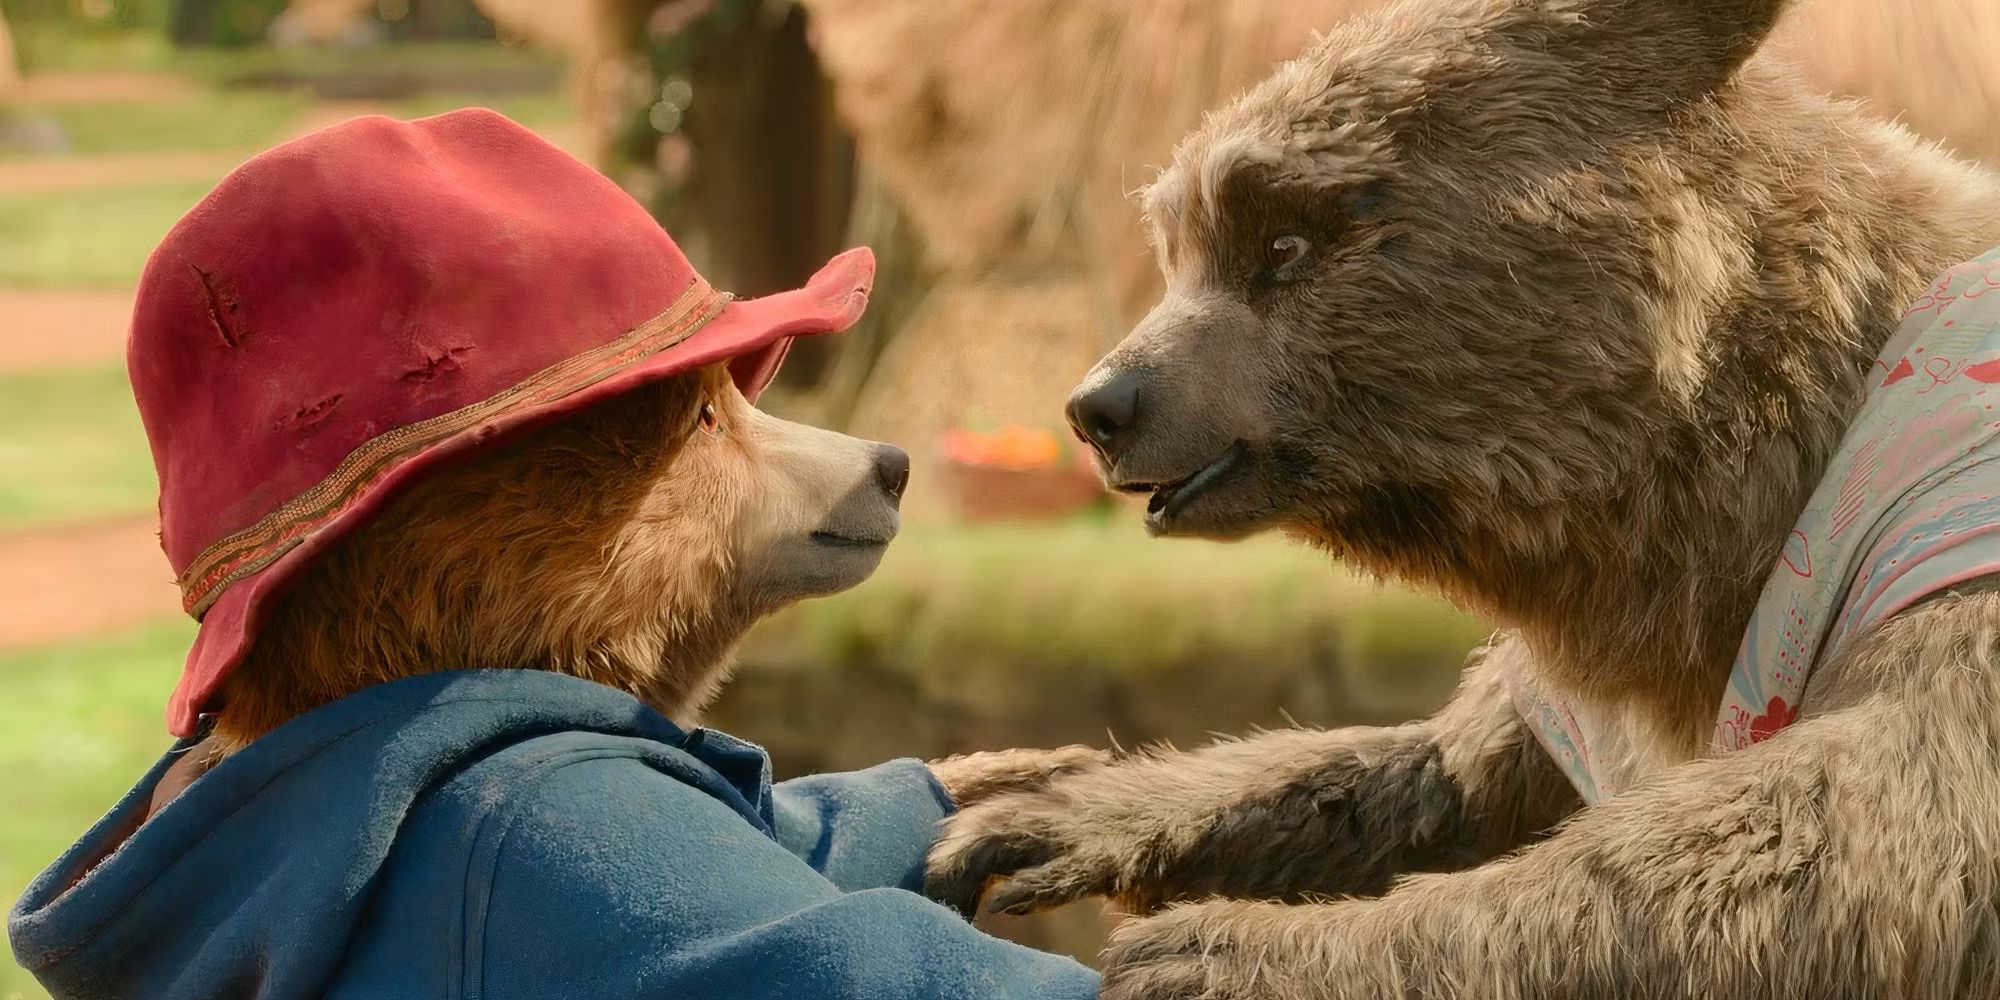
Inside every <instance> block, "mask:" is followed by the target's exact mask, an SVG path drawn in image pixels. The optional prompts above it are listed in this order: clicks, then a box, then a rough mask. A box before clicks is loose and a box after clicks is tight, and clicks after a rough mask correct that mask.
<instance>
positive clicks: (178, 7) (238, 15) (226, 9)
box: [167, 0, 288, 48]
mask: <svg viewBox="0 0 2000 1000" xmlns="http://www.w3.org/2000/svg"><path fill="white" fill-rule="evenodd" d="M287 2H288V0H173V3H172V4H171V8H170V16H169V17H168V20H167V37H168V38H170V39H172V40H173V42H174V44H176V45H182V46H192V45H214V46H220V47H224V48H228V47H234V46H243V45H255V44H258V43H260V42H262V41H264V39H265V38H266V37H267V36H268V35H269V33H270V30H271V24H272V23H273V22H275V21H276V20H277V19H278V15H280V14H283V13H284V12H285V4H286V3H287Z"/></svg>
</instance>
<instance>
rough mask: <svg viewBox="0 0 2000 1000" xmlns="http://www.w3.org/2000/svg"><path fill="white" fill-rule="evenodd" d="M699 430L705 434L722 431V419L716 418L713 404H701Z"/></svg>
mask: <svg viewBox="0 0 2000 1000" xmlns="http://www.w3.org/2000/svg"><path fill="white" fill-rule="evenodd" d="M701 429H702V432H703V433H706V434H713V433H715V432H716V431H718V430H721V429H722V418H721V417H718V416H716V414H715V404H714V403H703V404H701Z"/></svg>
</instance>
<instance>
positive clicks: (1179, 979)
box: [1099, 900, 1314, 1000]
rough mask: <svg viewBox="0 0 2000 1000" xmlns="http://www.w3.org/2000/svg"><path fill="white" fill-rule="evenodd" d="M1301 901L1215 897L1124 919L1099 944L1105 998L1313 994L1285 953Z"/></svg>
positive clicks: (1267, 999)
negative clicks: (1294, 903)
mask: <svg viewBox="0 0 2000 1000" xmlns="http://www.w3.org/2000/svg"><path fill="white" fill-rule="evenodd" d="M1299 910H1300V908H1299V907H1295V906H1285V905H1283V904H1278V903H1252V902H1241V901H1237V900H1215V901H1210V902H1203V903H1189V904H1184V905H1180V906H1174V907H1170V908H1168V909H1166V910H1164V911H1161V912H1160V914H1159V915H1157V916H1152V917H1146V918H1143V919H1139V920H1131V921H1127V922H1126V923H1124V924H1123V925H1121V926H1120V927H1119V928H1118V929H1117V930H1116V931H1114V932H1112V935H1111V942H1110V944H1109V945H1107V946H1106V948H1105V950H1104V986H1103V988H1102V991H1101V992H1100V993H1099V996H1100V997H1101V998H1102V1000H1251V998H1253V997H1255V998H1259V1000H1271V998H1280V997H1282V998H1293V997H1307V996H1312V995H1314V994H1313V993H1312V991H1310V990H1306V989H1303V988H1302V987H1303V986H1304V985H1305V983H1304V982H1303V981H1301V980H1300V979H1299V978H1297V977H1299V976H1301V975H1303V974H1305V973H1306V972H1307V971H1308V969H1306V968H1305V967H1304V966H1305V965H1306V963H1304V962H1303V961H1302V959H1303V956H1299V959H1301V960H1298V961H1295V960H1292V959H1289V958H1287V956H1286V955H1285V953H1284V949H1285V947H1286V945H1287V942H1289V941H1291V940H1294V936H1293V934H1291V933H1289V932H1288V931H1289V930H1290V929H1291V925H1292V924H1293V923H1294V922H1295V921H1296V920H1297V918H1298V913H1299Z"/></svg>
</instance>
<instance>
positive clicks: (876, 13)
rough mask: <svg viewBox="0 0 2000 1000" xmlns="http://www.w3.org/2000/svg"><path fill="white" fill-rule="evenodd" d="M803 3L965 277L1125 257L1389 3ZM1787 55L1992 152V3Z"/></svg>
mask: <svg viewBox="0 0 2000 1000" xmlns="http://www.w3.org/2000/svg"><path fill="white" fill-rule="evenodd" d="M802 2H803V3H804V4H805V6H806V8H807V10H808V11H809V12H810V14H811V17H812V25H813V32H814V40H815V48H816V50H817V51H818V52H819V55H820V58H821V61H822V63H823V65H824V66H825V68H826V70H827V72H828V73H829V74H831V76H832V77H833V79H834V81H835V87H836V93H837V95H838V101H839V107H840V111H841V114H842V116H843V117H844V118H845V119H846V120H847V122H848V123H849V124H850V125H851V127H852V128H853V129H854V131H855V132H856V134H857V135H858V136H859V137H860V142H861V153H862V156H863V158H864V159H865V160H866V161H867V163H868V164H869V166H870V167H872V168H873V169H875V170H877V171H879V172H880V173H881V175H882V176H883V177H884V178H886V179H887V180H888V181H889V183H890V184H891V185H892V187H894V188H896V189H897V190H898V191H899V193H900V194H901V195H902V196H903V198H904V201H905V203H906V205H907V207H908V209H909V210H910V212H911V214H912V215H913V217H914V218H915V220H916V223H917V225H918V228H919V230H920V231H921V232H922V234H923V235H924V237H925V239H926V240H927V241H928V243H929V246H930V248H931V252H932V254H933V256H934V257H935V258H936V261H937V263H939V264H940V265H942V266H945V267H947V268H952V269H958V268H978V267H1005V268H1014V267H1020V266H1030V267H1042V266H1046V265H1049V264H1055V263H1061V262H1065V261H1068V262H1095V261H1100V260H1103V259H1104V257H1105V253H1106V251H1107V250H1113V249H1114V248H1115V249H1116V251H1118V252H1122V251H1124V250H1126V249H1129V246H1130V232H1129V231H1130V230H1131V229H1132V224H1131V221H1132V219H1133V213H1132V211H1131V209H1130V207H1129V206H1128V205H1126V204H1125V203H1124V199H1123V197H1122V196H1123V194H1124V193H1125V192H1126V191H1128V190H1129V189H1130V188H1132V187H1134V186H1136V185H1138V184H1140V183H1143V182H1144V181H1145V180H1146V179H1148V178H1149V177H1150V176H1151V174H1152V173H1153V170H1154V168H1155V166H1156V165H1158V164H1160V163H1162V162H1163V161H1164V160H1165V159H1166V158H1167V156H1168V154H1169V151H1170V150H1171V148H1172V146H1173V144H1174V142H1175V141H1176V140H1177V139H1178V138H1179V137H1180V136H1181V135H1182V134H1184V133H1185V132H1187V131H1188V130H1189V129H1190V128H1192V127H1193V126H1194V125H1195V124H1196V122H1197V120H1198V118H1199V116H1200V113H1201V112H1202V111H1203V110H1204V109H1206V108H1209V107H1212V106H1214V105H1216V104H1217V103H1220V102H1221V101H1222V100H1224V99H1226V98H1227V97H1228V96H1230V95H1231V94H1233V93H1234V92H1236V91H1237V90H1239V89H1241V88H1243V87H1245V86H1247V85H1249V84H1251V83H1254V82H1256V81H1257V80H1259V79H1261V78H1262V77H1264V76H1265V75H1267V74H1268V73H1269V72H1270V69H1271V67H1272V65H1273V64H1274V63H1275V62H1277V61H1278V60H1280V59H1283V58H1286V57H1288V56H1291V55H1294V54H1296V53H1297V52H1298V51H1299V50H1300V49H1301V48H1303V47H1304V46H1305V44H1306V43H1307V42H1308V40H1309V38H1310V36H1311V34H1312V33H1313V31H1314V30H1315V29H1324V28H1325V27H1327V26H1329V25H1331V24H1334V23H1336V22H1337V21H1338V20H1340V19H1341V18H1342V17H1345V16H1348V15H1350V14H1352V13H1354V12H1356V11H1360V10H1364V9H1366V8H1369V7H1372V6H1375V5H1377V4H1378V3H1379V2H1380V0H1229V2H1217V0H1146V2H1131V0H1007V2H1005V3H993V2H990V0H924V2H921V3H919V2H911V0H802ZM1776 47H1777V48H1778V49H1779V50H1780V52H1781V53H1782V54H1784V55H1786V56H1788V57H1791V58H1795V59H1797V60H1799V61H1800V62H1802V63H1803V64H1804V65H1805V67H1806V69H1807V72H1808V73H1809V75H1810V76H1812V77H1813V78H1814V79H1815V80H1816V81H1817V82H1819V83H1820V84H1822V85H1824V86H1826V87H1827V88H1829V89H1831V90H1833V91H1836V92H1838V93H1842V94H1845V95H1849V96H1857V97H1863V98H1867V99H1869V101H1870V103H1872V104H1874V105H1875V106H1876V107H1877V108H1878V109H1879V110H1880V111H1881V112H1882V113H1883V114H1884V115H1886V116H1889V117H1900V118H1902V119H1903V120H1904V121H1905V122H1906V123H1908V124H1909V125H1910V126H1911V127H1913V128H1915V129H1916V130H1918V131H1919V132H1923V133H1926V134H1928V135H1931V136H1933V137H1935V138H1939V139H1943V140H1946V141H1947V142H1948V143H1949V144H1951V145H1953V146H1954V147H1956V148H1959V149H1961V150H1963V151H1965V152H1967V153H1968V154H1971V155H1986V156H1991V157H1993V158H1995V159H1996V160H2000V55H1996V53H2000V2H1995V0H1811V2H1809V3H1807V4H1806V5H1805V6H1804V7H1803V8H1802V9H1801V10H1800V11H1799V12H1798V13H1797V14H1795V15H1793V17H1792V18H1791V19H1790V23H1789V24H1788V25H1787V26H1786V29H1785V31H1784V33H1783V35H1782V37H1781V38H1780V39H1779V40H1778V42H1777V44H1776ZM1091 266H1092V267H1095V266H1096V265H1095V264H1094V263H1093V264H1092V265H1091Z"/></svg>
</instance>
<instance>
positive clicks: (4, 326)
mask: <svg viewBox="0 0 2000 1000" xmlns="http://www.w3.org/2000/svg"><path fill="white" fill-rule="evenodd" d="M131 320H132V293H131V292H129V291H122V290H121V291H97V290H70V289H39V288H0V375H4V374H8V373H11V372H19V371H27V370H30V369H34V368H48V367H54V366H65V365H91V364H103V363H107V362H113V361H118V360H120V359H122V358H124V356H125V328H126V325H127V324H128V323H130V322H131Z"/></svg>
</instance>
